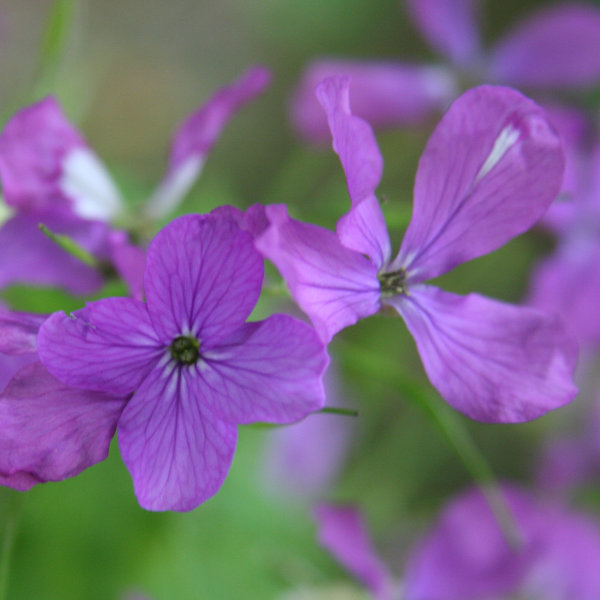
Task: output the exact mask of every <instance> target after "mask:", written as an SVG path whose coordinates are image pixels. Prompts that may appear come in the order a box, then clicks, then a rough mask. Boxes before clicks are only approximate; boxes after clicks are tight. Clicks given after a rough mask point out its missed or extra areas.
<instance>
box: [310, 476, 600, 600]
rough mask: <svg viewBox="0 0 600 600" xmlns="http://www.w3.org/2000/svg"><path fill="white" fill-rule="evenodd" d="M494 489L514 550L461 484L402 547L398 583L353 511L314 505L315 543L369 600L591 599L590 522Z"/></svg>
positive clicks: (596, 535) (594, 587) (596, 547)
mask: <svg viewBox="0 0 600 600" xmlns="http://www.w3.org/2000/svg"><path fill="white" fill-rule="evenodd" d="M502 490H503V494H504V498H505V500H506V502H507V504H508V506H509V508H510V511H511V514H512V517H513V519H514V523H515V525H516V526H517V528H518V531H519V534H520V542H521V545H520V547H519V548H516V549H514V548H511V547H510V546H509V545H508V543H507V541H506V539H505V537H504V534H503V532H502V531H501V529H500V527H499V526H498V522H497V521H496V518H495V516H494V514H493V513H492V511H491V510H490V507H489V505H488V503H487V500H486V499H485V496H484V495H483V494H482V492H481V491H480V490H478V489H473V490H469V491H467V492H465V493H463V494H461V495H460V496H459V497H457V498H456V499H454V500H453V501H451V502H450V503H449V504H448V505H447V506H446V507H445V508H444V510H443V511H442V513H441V515H440V516H439V518H438V520H437V523H436V524H435V525H434V526H433V528H432V530H431V531H430V533H429V534H428V535H427V536H426V537H425V538H424V539H422V540H421V541H420V542H419V543H418V544H417V546H416V548H414V549H413V550H412V551H411V552H410V554H409V557H408V560H407V566H406V569H405V577H404V581H403V582H402V586H400V584H399V583H398V582H395V581H394V578H393V576H392V575H391V574H390V571H389V570H388V569H387V567H386V566H385V563H384V562H383V561H382V559H381V558H380V557H379V556H378V554H377V552H376V551H375V549H374V548H373V545H372V543H371V540H370V539H369V536H368V532H367V529H366V526H365V524H364V522H363V519H362V516H361V514H360V512H359V511H358V510H357V509H355V508H353V507H340V506H334V505H321V506H319V507H318V508H317V509H316V510H315V515H316V518H317V523H318V530H319V541H320V542H321V544H322V545H323V546H324V547H325V548H327V550H329V551H330V552H331V553H332V554H333V556H335V558H336V559H337V560H338V561H339V562H340V563H341V564H342V565H343V566H344V567H345V568H346V569H348V571H349V572H350V573H352V574H353V575H354V576H355V577H356V578H357V579H358V580H359V581H361V583H362V584H363V585H364V586H365V587H366V588H367V589H368V590H369V591H370V592H371V594H372V595H373V598H375V600H396V599H397V598H400V597H402V598H406V600H490V599H491V598H503V597H505V596H506V595H509V594H515V593H516V594H522V595H523V596H524V597H526V598H528V599H531V600H595V599H596V598H598V597H599V595H600V573H599V572H598V569H597V564H598V560H600V529H599V528H598V524H597V523H595V522H593V521H592V520H591V519H589V518H587V517H585V516H583V515H580V514H577V513H575V512H571V511H569V510H567V509H565V508H564V507H562V506H555V505H544V504H542V503H540V502H539V501H536V500H535V499H534V498H533V497H531V496H530V495H528V494H526V493H525V492H522V491H520V490H518V489H516V488H513V487H510V486H503V488H502ZM400 587H402V594H400V592H399V589H400ZM519 597H521V596H519Z"/></svg>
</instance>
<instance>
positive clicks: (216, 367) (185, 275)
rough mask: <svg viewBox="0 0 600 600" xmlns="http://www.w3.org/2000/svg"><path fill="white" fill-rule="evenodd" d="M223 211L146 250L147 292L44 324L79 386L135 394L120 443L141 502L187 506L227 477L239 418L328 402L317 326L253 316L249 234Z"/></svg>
mask: <svg viewBox="0 0 600 600" xmlns="http://www.w3.org/2000/svg"><path fill="white" fill-rule="evenodd" d="M223 214H224V213H223V212H221V213H220V216H217V215H216V214H211V215H205V216H200V215H189V216H185V217H180V218H179V219H176V220H175V221H173V222H172V223H170V224H169V225H168V226H167V227H165V228H164V229H163V230H162V231H160V232H159V233H158V234H157V236H156V237H155V239H154V240H153V242H152V244H151V245H150V248H149V250H148V257H147V264H146V271H145V276H144V287H145V293H146V302H145V303H144V302H141V301H138V300H135V299H131V298H108V299H104V300H99V301H97V302H92V303H89V304H87V305H86V306H85V308H83V309H81V310H78V311H76V312H75V313H73V315H72V316H67V315H65V314H64V313H62V312H59V313H55V314H54V315H52V316H51V317H50V318H49V319H48V320H47V321H46V322H45V323H44V325H43V326H42V328H41V330H40V333H39V337H38V339H39V353H40V357H41V360H42V362H43V363H44V365H45V366H46V367H47V369H48V370H49V371H50V372H51V373H52V374H53V375H54V376H55V377H57V378H58V379H59V380H61V381H63V382H65V383H67V384H69V385H72V386H74V387H78V388H83V389H90V390H97V391H102V392H108V393H111V394H116V395H121V396H129V395H131V397H130V399H129V400H128V401H127V403H126V405H125V407H124V409H123V413H122V414H121V416H120V418H119V420H118V424H117V427H118V432H119V445H120V448H121V453H122V455H123V459H124V461H125V463H126V465H127V467H128V468H129V470H130V472H131V475H132V478H133V482H134V487H135V491H136V495H137V497H138V500H139V502H140V504H141V505H142V506H143V507H145V508H148V509H151V510H165V509H171V510H190V509H192V508H194V507H196V506H198V504H200V503H201V502H203V501H204V500H206V499H207V498H209V497H210V496H212V495H213V494H214V493H215V492H216V491H217V490H218V489H219V487H220V486H221V484H222V482H223V480H224V478H225V476H226V474H227V471H228V469H229V465H230V463H231V460H232V458H233V453H234V449H235V444H236V425H237V424H242V423H252V422H255V421H269V422H274V423H290V422H293V421H297V420H299V419H301V418H303V417H304V416H306V415H307V414H308V413H310V412H312V411H315V410H318V409H319V408H321V407H322V405H323V403H324V392H323V386H322V381H321V376H322V374H323V371H324V369H325V367H326V365H327V355H326V352H325V350H324V347H323V344H322V343H321V341H320V340H319V338H318V337H317V335H316V333H315V332H314V330H313V329H312V328H311V327H310V326H309V325H307V324H306V323H302V322H300V321H298V320H296V319H294V318H292V317H290V316H288V315H273V316H271V317H269V318H267V319H266V320H264V321H259V322H249V323H246V322H245V320H246V318H247V317H248V315H249V314H250V312H251V311H252V309H253V307H254V305H255V303H256V301H257V299H258V296H259V293H260V289H261V283H262V278H263V260H262V257H261V256H260V255H259V254H258V252H256V250H255V249H254V247H253V239H252V236H251V235H250V234H249V233H247V232H245V231H243V230H241V229H240V228H239V227H238V226H237V225H236V224H235V222H234V221H233V220H231V219H229V218H226V217H224V216H223Z"/></svg>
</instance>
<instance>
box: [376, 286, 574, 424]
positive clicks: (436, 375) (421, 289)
mask: <svg viewBox="0 0 600 600" xmlns="http://www.w3.org/2000/svg"><path fill="white" fill-rule="evenodd" d="M386 302H387V303H389V304H390V305H392V306H393V307H394V308H396V310H397V311H398V312H399V313H400V314H401V316H402V317H403V318H404V320H405V321H406V325H407V326H408V328H409V330H410V332H411V333H412V335H413V337H414V338H415V341H416V343H417V348H418V349H419V354H420V355H421V360H422V361H423V366H424V367H425V371H426V372H427V375H428V376H429V379H430V381H431V383H433V385H434V386H435V387H436V388H437V390H438V391H439V393H440V394H441V395H442V397H443V398H444V399H445V400H446V401H447V402H448V403H449V404H451V405H452V406H453V407H454V408H456V409H457V410H459V411H461V412H462V413H464V414H466V415H467V416H469V417H471V418H472V419H477V420H478V421H485V422H490V423H518V422H522V421H529V420H531V419H535V418H537V417H539V416H541V415H543V414H544V413H546V412H547V411H549V410H552V409H554V408H558V407H559V406H562V405H563V404H566V403H567V402H570V401H571V400H572V399H573V397H574V396H575V394H576V392H577V390H576V388H575V386H574V384H573V381H572V375H573V370H574V368H575V361H576V354H577V350H576V347H575V345H574V344H573V343H572V341H571V340H570V339H569V338H568V337H567V336H566V334H565V333H564V331H563V329H562V327H561V325H560V323H559V322H558V319H556V318H554V317H552V316H549V315H546V314H545V313H543V312H541V311H538V310H536V309H532V308H528V307H521V306H512V305H510V304H504V303H502V302H498V301H495V300H490V299H489V298H484V297H482V296H478V295H477V294H469V295H468V296H456V295H455V294H450V293H448V292H444V291H443V290H440V289H438V288H436V287H432V286H424V285H421V286H414V287H413V288H411V290H410V295H409V296H395V297H393V298H389V299H387V301H386Z"/></svg>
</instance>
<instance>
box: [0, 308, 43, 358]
mask: <svg viewBox="0 0 600 600" xmlns="http://www.w3.org/2000/svg"><path fill="white" fill-rule="evenodd" d="M47 316H48V315H37V314H34V313H24V312H15V311H12V310H7V309H5V308H2V307H0V353H3V354H13V355H15V354H30V353H35V352H36V350H37V334H38V330H39V328H40V326H41V324H42V323H43V322H44V321H45V320H46V318H47Z"/></svg>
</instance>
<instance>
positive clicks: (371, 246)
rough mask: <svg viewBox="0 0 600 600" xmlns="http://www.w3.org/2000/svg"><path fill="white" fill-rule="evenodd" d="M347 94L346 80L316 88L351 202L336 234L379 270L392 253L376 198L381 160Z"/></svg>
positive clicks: (329, 81)
mask: <svg viewBox="0 0 600 600" xmlns="http://www.w3.org/2000/svg"><path fill="white" fill-rule="evenodd" d="M349 93H350V80H349V79H347V78H341V77H331V78H329V79H326V80H325V81H323V82H322V83H320V84H319V86H318V87H317V97H318V99H319V102H321V104H322V106H323V108H324V109H325V113H326V114H327V118H328V122H329V128H330V130H331V135H332V137H333V149H334V150H335V151H336V153H337V154H338V156H339V157H340V161H341V163H342V167H343V168H344V173H345V175H346V181H347V183H348V192H349V194H350V199H351V201H352V210H351V211H350V213H349V214H347V215H345V216H344V217H342V219H341V220H340V222H339V223H338V227H337V232H338V236H339V238H340V240H341V242H342V244H344V245H345V246H346V247H348V248H351V249H352V250H356V251H357V252H360V253H361V254H366V255H367V256H369V258H371V260H372V261H373V262H374V263H375V264H376V265H377V267H378V268H381V267H382V266H383V265H384V264H386V263H387V262H388V261H389V258H390V253H391V248H390V240H389V236H388V233H387V228H386V226H385V219H384V217H383V214H382V212H381V209H380V207H379V202H378V201H377V198H376V197H375V189H376V187H377V186H378V185H379V181H380V180H381V174H382V171H383V159H382V157H381V153H380V152H379V147H378V146H377V141H376V140H375V135H374V134H373V130H372V129H371V127H370V126H369V124H368V123H367V122H366V121H363V120H362V119H361V118H359V117H355V116H354V115H353V114H352V113H351V111H350V100H349Z"/></svg>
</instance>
